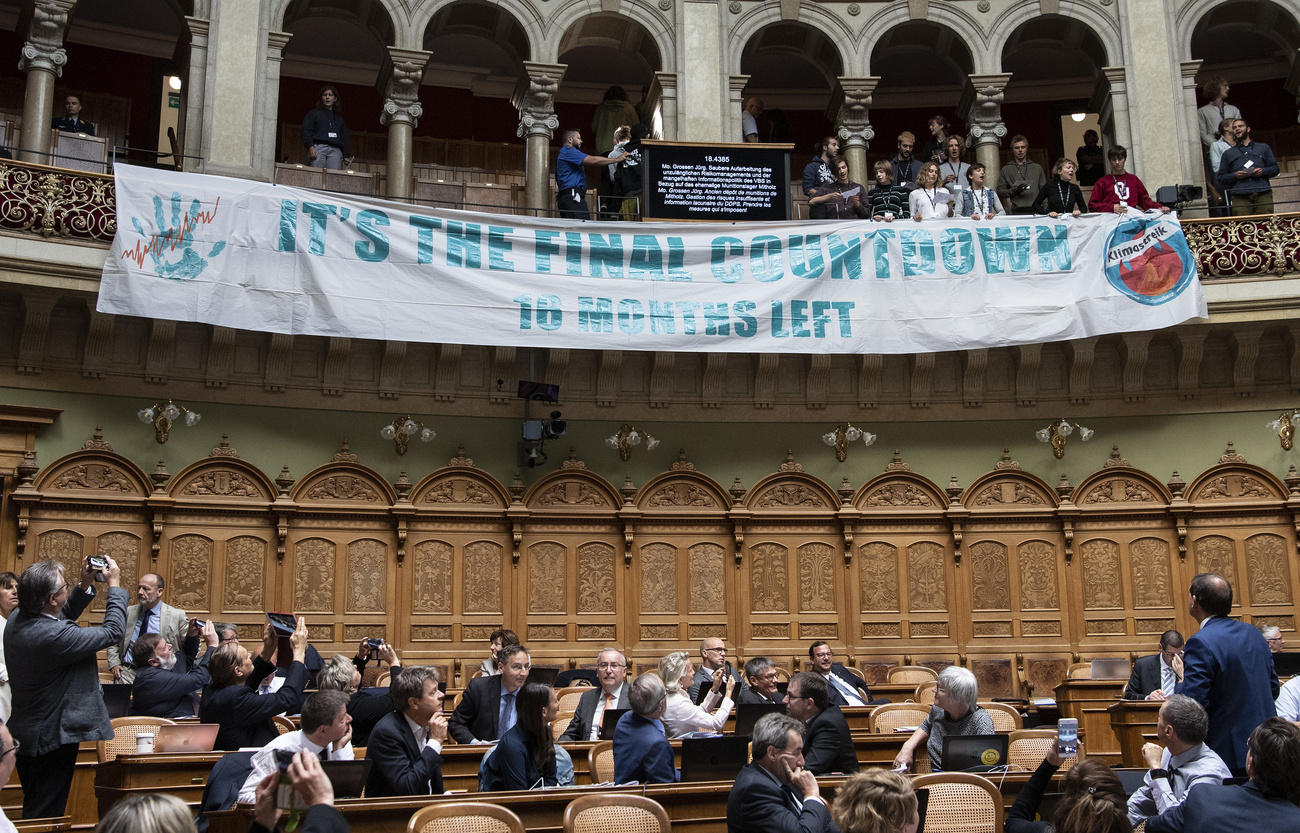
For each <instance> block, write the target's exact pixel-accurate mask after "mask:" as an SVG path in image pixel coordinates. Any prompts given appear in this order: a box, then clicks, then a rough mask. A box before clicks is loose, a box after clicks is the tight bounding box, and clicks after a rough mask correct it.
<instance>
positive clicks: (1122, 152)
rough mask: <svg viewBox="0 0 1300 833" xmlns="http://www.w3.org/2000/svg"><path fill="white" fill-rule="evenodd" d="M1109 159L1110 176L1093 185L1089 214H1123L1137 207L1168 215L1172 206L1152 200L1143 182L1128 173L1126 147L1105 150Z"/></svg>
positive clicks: (1117, 146) (1116, 146)
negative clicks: (1097, 212)
mask: <svg viewBox="0 0 1300 833" xmlns="http://www.w3.org/2000/svg"><path fill="white" fill-rule="evenodd" d="M1106 159H1107V161H1109V162H1110V173H1109V174H1107V175H1106V176H1103V177H1102V178H1101V179H1099V180H1097V184H1096V185H1094V186H1093V188H1092V199H1090V200H1088V210H1089V211H1100V212H1102V213H1107V214H1109V213H1111V212H1114V213H1115V214H1123V213H1125V212H1127V211H1128V210H1129V209H1130V208H1136V209H1139V210H1141V211H1150V210H1152V209H1159V210H1160V211H1161V212H1163V213H1165V214H1168V213H1169V206H1167V205H1161V204H1160V203H1158V202H1156V201H1155V200H1153V199H1151V196H1150V195H1149V194H1148V193H1147V189H1146V186H1145V185H1143V184H1142V180H1140V179H1138V178H1137V177H1136V176H1134V175H1133V174H1130V173H1127V172H1125V170H1124V163H1125V162H1127V161H1128V151H1127V150H1126V149H1125V148H1124V146H1123V145H1115V146H1114V147H1112V148H1111V149H1110V150H1108V151H1106Z"/></svg>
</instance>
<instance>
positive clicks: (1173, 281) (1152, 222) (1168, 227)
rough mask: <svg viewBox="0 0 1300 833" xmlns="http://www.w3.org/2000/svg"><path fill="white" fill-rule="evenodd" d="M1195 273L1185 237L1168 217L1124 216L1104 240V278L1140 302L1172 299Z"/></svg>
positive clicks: (1194, 263) (1159, 301)
mask: <svg viewBox="0 0 1300 833" xmlns="http://www.w3.org/2000/svg"><path fill="white" fill-rule="evenodd" d="M1194 277H1196V261H1195V259H1194V258H1193V257H1192V250H1191V248H1190V247H1189V246H1188V245H1187V238H1186V237H1184V236H1183V230H1182V227H1181V226H1179V225H1178V224H1177V223H1176V222H1174V221H1173V220H1171V219H1169V218H1167V217H1156V218H1145V217H1133V218H1130V219H1126V220H1123V221H1122V222H1120V224H1119V225H1118V226H1116V227H1115V230H1114V231H1112V232H1111V233H1110V237H1109V238H1107V240H1106V280H1108V281H1110V285H1111V286H1113V287H1115V288H1116V289H1118V290H1119V291H1120V292H1122V293H1124V294H1125V295H1127V296H1128V297H1129V298H1131V299H1132V300H1134V301H1137V302H1138V303H1139V304H1147V305H1148V306H1159V305H1160V304H1163V303H1165V302H1167V301H1172V300H1173V299H1174V298H1176V297H1178V296H1179V295H1180V294H1181V293H1182V291H1183V290H1184V289H1185V288H1186V287H1187V284H1189V283H1191V281H1192V278H1194Z"/></svg>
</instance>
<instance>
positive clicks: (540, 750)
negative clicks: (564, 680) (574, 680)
mask: <svg viewBox="0 0 1300 833" xmlns="http://www.w3.org/2000/svg"><path fill="white" fill-rule="evenodd" d="M559 711H560V703H559V701H558V700H557V699H556V698H555V689H553V688H551V687H550V686H548V685H546V684H545V683H527V684H526V685H524V687H523V688H522V689H520V691H519V699H518V702H516V703H515V722H514V725H513V726H509V727H507V728H506V730H505V733H504V734H502V735H501V742H500V743H498V744H497V747H496V749H495V750H494V751H493V752H492V754H491V756H490V757H489V758H488V759H487V760H486V761H484V763H483V766H484V768H485V770H486V771H485V773H484V779H483V780H484V786H485V787H486V788H487V790H489V791H496V790H531V789H533V788H534V787H554V786H555V785H556V784H558V783H559V781H558V780H557V778H556V774H555V769H556V767H555V740H554V737H555V736H554V735H552V734H551V723H552V722H553V721H554V720H555V716H556V715H557V714H558V713H559Z"/></svg>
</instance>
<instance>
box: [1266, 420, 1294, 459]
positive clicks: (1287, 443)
mask: <svg viewBox="0 0 1300 833" xmlns="http://www.w3.org/2000/svg"><path fill="white" fill-rule="evenodd" d="M1297 422H1300V410H1295V411H1283V412H1282V413H1281V414H1279V415H1278V418H1277V419H1275V420H1273V421H1272V422H1270V423H1269V424H1268V427H1269V428H1271V429H1273V432H1274V433H1276V434H1277V438H1278V442H1280V443H1281V444H1282V450H1283V451H1290V450H1291V446H1292V445H1293V444H1294V443H1293V438H1294V437H1295V425H1296V423H1297Z"/></svg>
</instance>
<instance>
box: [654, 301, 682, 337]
mask: <svg viewBox="0 0 1300 833" xmlns="http://www.w3.org/2000/svg"><path fill="white" fill-rule="evenodd" d="M650 332H651V333H652V334H672V333H676V332H677V320H676V319H675V318H673V302H672V301H655V300H651V301H650Z"/></svg>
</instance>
